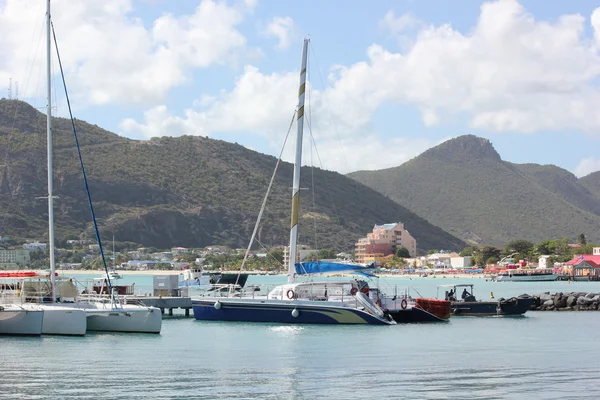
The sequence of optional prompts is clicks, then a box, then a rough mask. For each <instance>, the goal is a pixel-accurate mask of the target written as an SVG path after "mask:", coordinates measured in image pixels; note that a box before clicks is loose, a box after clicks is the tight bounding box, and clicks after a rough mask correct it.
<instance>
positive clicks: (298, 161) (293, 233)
mask: <svg viewBox="0 0 600 400" xmlns="http://www.w3.org/2000/svg"><path fill="white" fill-rule="evenodd" d="M308 42H309V39H304V45H303V46H302V65H301V67H300V90H298V114H297V115H298V117H297V122H298V133H297V135H296V157H295V159H294V180H293V186H292V223H291V229H290V256H289V265H288V282H289V283H294V277H295V276H296V244H297V242H298V211H299V207H300V167H301V166H302V130H303V128H304V91H305V88H306V53H307V50H308Z"/></svg>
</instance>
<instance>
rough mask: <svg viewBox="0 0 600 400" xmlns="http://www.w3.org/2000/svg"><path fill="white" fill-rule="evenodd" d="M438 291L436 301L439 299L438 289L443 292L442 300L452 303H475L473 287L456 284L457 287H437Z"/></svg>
mask: <svg viewBox="0 0 600 400" xmlns="http://www.w3.org/2000/svg"><path fill="white" fill-rule="evenodd" d="M437 289H438V296H437V297H438V299H439V291H440V289H443V290H444V300H448V301H454V302H459V301H463V302H467V301H477V299H476V298H475V295H474V294H473V285H472V284H470V283H468V284H457V285H439V286H438V287H437Z"/></svg>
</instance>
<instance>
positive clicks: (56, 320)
mask: <svg viewBox="0 0 600 400" xmlns="http://www.w3.org/2000/svg"><path fill="white" fill-rule="evenodd" d="M50 29H51V18H50V0H47V2H46V78H47V105H46V134H47V141H48V144H47V146H48V151H47V154H48V249H49V254H50V288H51V303H28V302H23V303H22V304H21V307H23V308H24V309H27V310H29V311H43V322H42V332H41V333H42V334H45V335H71V336H83V335H85V332H86V330H87V318H86V317H87V316H86V313H85V312H84V311H83V310H81V309H78V308H75V307H72V306H65V305H62V304H60V303H57V302H56V274H55V269H56V267H55V259H54V196H53V182H52V102H51V100H52V75H51V74H52V72H51V63H50V61H51V60H50V57H51V40H50ZM23 284H25V281H23Z"/></svg>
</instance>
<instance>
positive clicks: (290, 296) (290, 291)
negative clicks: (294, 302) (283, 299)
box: [285, 289, 296, 300]
mask: <svg viewBox="0 0 600 400" xmlns="http://www.w3.org/2000/svg"><path fill="white" fill-rule="evenodd" d="M285 295H286V296H287V298H288V299H290V300H291V299H293V298H294V297H295V296H296V294H295V293H294V291H293V290H292V289H289V290H288V291H287V293H286V294H285Z"/></svg>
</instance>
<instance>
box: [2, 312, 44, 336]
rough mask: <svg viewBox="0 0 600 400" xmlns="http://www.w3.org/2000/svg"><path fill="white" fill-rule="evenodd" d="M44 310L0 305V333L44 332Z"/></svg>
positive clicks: (36, 333)
mask: <svg viewBox="0 0 600 400" xmlns="http://www.w3.org/2000/svg"><path fill="white" fill-rule="evenodd" d="M43 318H44V312H43V311H41V310H35V311H32V310H26V309H23V308H21V307H19V306H12V305H3V306H0V335H28V336H38V335H41V334H42V322H43Z"/></svg>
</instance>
